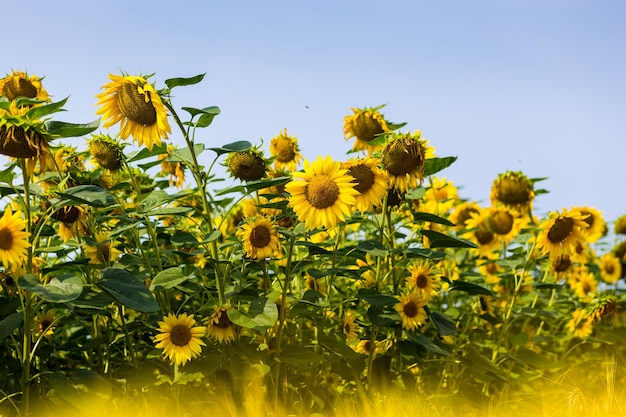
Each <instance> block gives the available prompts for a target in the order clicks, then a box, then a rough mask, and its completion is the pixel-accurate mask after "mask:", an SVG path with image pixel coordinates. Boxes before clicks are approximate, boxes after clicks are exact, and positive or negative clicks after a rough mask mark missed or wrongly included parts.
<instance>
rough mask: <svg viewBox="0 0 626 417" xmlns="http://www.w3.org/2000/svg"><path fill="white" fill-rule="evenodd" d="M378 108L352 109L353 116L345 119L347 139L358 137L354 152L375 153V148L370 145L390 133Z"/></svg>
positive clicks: (344, 127) (344, 126) (344, 125)
mask: <svg viewBox="0 0 626 417" xmlns="http://www.w3.org/2000/svg"><path fill="white" fill-rule="evenodd" d="M382 107H384V106H379V107H376V108H370V107H368V108H364V109H359V108H352V109H351V110H352V112H353V114H352V115H349V116H346V117H344V119H343V122H344V124H343V132H344V136H345V138H346V139H350V138H352V137H356V141H355V143H354V147H353V149H354V150H368V151H370V152H371V151H373V150H374V149H375V147H373V146H371V145H370V142H372V141H373V140H374V139H376V138H377V137H378V136H379V135H381V134H382V133H385V132H389V131H390V129H389V125H388V123H387V121H386V120H385V118H384V117H383V115H382V114H381V113H380V112H379V110H380V109H381V108H382Z"/></svg>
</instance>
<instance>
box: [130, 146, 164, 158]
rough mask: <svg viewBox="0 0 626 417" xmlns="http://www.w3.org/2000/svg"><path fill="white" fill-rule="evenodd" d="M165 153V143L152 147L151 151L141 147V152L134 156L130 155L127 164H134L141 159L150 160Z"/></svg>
mask: <svg viewBox="0 0 626 417" xmlns="http://www.w3.org/2000/svg"><path fill="white" fill-rule="evenodd" d="M164 153H167V144H166V143H165V142H163V143H161V144H160V145H154V146H153V147H152V149H148V148H146V147H142V148H141V150H140V151H139V152H137V153H135V154H131V156H130V158H129V159H128V162H136V161H140V160H142V159H146V158H150V157H152V156H157V155H161V154H164Z"/></svg>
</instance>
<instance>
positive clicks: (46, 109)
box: [26, 97, 68, 120]
mask: <svg viewBox="0 0 626 417" xmlns="http://www.w3.org/2000/svg"><path fill="white" fill-rule="evenodd" d="M67 99H68V98H67V97H66V98H64V99H63V100H61V101H58V102H56V103H50V104H45V105H43V106H37V107H33V108H32V109H30V110H28V111H27V112H26V116H27V117H29V118H30V119H31V120H34V119H41V118H42V117H44V116H47V115H49V114H52V113H56V112H58V111H60V110H63V106H64V105H65V103H67Z"/></svg>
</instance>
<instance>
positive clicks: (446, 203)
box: [420, 177, 459, 215]
mask: <svg viewBox="0 0 626 417" xmlns="http://www.w3.org/2000/svg"><path fill="white" fill-rule="evenodd" d="M458 198H459V193H458V190H457V188H456V187H455V186H454V183H453V182H452V181H448V180H447V178H446V177H443V178H439V177H433V178H432V180H431V184H430V185H429V186H428V188H427V189H426V192H425V193H424V197H423V199H424V202H423V205H422V206H421V207H420V211H425V212H428V213H433V214H438V215H441V214H445V213H447V212H448V211H449V210H450V209H451V208H452V207H453V206H454V205H455V204H456V202H457V200H458Z"/></svg>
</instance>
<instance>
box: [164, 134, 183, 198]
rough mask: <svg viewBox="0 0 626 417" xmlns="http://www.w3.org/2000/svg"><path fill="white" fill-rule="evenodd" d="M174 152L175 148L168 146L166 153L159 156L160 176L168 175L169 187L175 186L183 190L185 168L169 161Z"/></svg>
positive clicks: (177, 162) (178, 162)
mask: <svg viewBox="0 0 626 417" xmlns="http://www.w3.org/2000/svg"><path fill="white" fill-rule="evenodd" d="M175 150H176V146H173V145H168V146H167V153H164V154H161V155H159V160H160V161H161V175H169V177H170V181H169V183H170V187H174V186H176V187H177V188H183V185H184V184H185V166H184V165H183V164H182V162H180V161H172V160H170V156H171V155H172V152H173V151H175Z"/></svg>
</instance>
